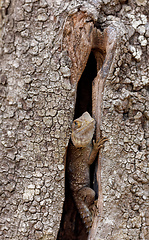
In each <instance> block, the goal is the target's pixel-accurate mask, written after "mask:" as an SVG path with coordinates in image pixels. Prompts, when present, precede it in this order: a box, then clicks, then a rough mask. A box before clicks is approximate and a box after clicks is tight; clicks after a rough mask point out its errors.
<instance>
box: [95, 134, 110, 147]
mask: <svg viewBox="0 0 149 240" xmlns="http://www.w3.org/2000/svg"><path fill="white" fill-rule="evenodd" d="M106 141H108V138H106V137H103V138H102V139H100V140H97V142H95V140H93V146H94V148H95V149H98V150H99V149H100V148H102V147H103V144H104V143H105V142H106Z"/></svg>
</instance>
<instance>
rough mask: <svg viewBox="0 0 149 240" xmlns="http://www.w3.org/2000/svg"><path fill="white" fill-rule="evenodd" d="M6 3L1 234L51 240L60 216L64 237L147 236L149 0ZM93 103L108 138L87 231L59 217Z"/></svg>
mask: <svg viewBox="0 0 149 240" xmlns="http://www.w3.org/2000/svg"><path fill="white" fill-rule="evenodd" d="M0 4H1V11H0V21H1V24H0V34H1V40H0V59H1V66H0V164H1V180H0V181H1V182H0V194H1V198H0V203H1V204H0V206H1V217H0V223H1V224H0V225H1V229H0V238H1V239H16V240H17V239H19V240H20V239H23V240H24V239H31V240H34V239H50V240H54V239H57V235H58V231H59V229H60V223H61V233H62V236H63V238H62V239H63V240H66V239H67V237H68V239H80V240H81V239H83V240H85V238H86V239H90V240H91V239H92V240H96V239H109V240H112V239H118V240H120V239H125V240H127V239H128V240H129V239H134V240H136V239H142V240H146V239H148V238H149V232H148V225H149V223H148V222H149V208H148V205H149V198H148V197H149V196H148V192H149V188H148V186H149V185H148V179H149V178H148V173H149V168H148V162H147V158H148V137H149V136H148V119H149V111H148V84H149V80H148V71H147V64H148V63H147V61H148V58H147V54H148V38H149V27H148V23H147V14H148V10H149V9H148V3H147V1H146V0H144V1H140V0H135V1H132V0H129V1H124V0H119V1H117V0H112V1H105V0H103V1H101V0H97V1H95V0H90V1H88V2H86V1H67V0H65V1H64V0H63V1H61V0H56V1H52V0H40V1H39V0H8V1H0ZM107 29H114V32H112V31H113V30H112V31H111V32H108V34H109V35H107V36H108V39H109V40H110V39H112V42H111V45H110V44H109V45H106V43H107V42H108V41H107V38H106V37H105V36H106V35H104V33H106V31H108V30H107ZM110 34H111V35H110ZM112 34H114V35H112ZM97 36H98V37H97ZM112 36H114V37H113V38H112ZM115 42H116V44H115ZM112 44H115V45H114V48H110V47H109V48H108V47H107V46H112ZM113 49H114V51H113ZM108 54H109V55H108ZM93 55H94V57H93ZM91 63H92V64H91ZM94 65H95V68H94ZM87 69H88V71H87ZM81 79H83V80H81ZM79 82H81V84H80V86H81V87H80V86H79ZM92 83H93V87H92V86H91V84H92ZM100 84H101V85H102V86H101V85H100ZM85 85H86V86H85ZM79 88H81V90H80V89H79ZM90 88H92V91H90V90H89V89H90ZM84 89H85V90H84ZM84 91H85V93H84ZM83 94H85V95H83ZM80 95H81V96H80ZM78 98H79V100H78ZM87 103H88V105H87ZM91 103H92V104H93V107H92V106H91ZM75 104H76V107H75ZM79 106H80V107H79ZM86 110H87V111H89V112H90V113H92V115H93V116H94V118H95V120H96V122H97V125H96V135H97V137H98V136H100V135H102V136H105V137H107V138H108V139H109V141H108V142H106V143H105V146H104V149H103V150H102V151H101V152H100V154H99V160H100V161H98V170H97V182H98V191H97V192H98V204H97V210H95V213H94V215H95V216H94V221H93V227H92V229H91V231H90V233H89V236H87V235H86V234H85V233H84V230H80V232H79V231H78V232H77V233H75V232H74V226H70V225H69V224H68V225H66V224H65V219H66V218H64V217H63V218H62V214H63V216H64V215H65V216H66V217H67V216H68V215H69V212H68V208H67V206H66V208H67V211H66V212H65V211H64V212H63V204H64V200H65V186H66V187H68V188H69V184H68V183H66V185H65V164H66V155H67V146H68V142H69V139H70V133H71V123H72V121H73V119H74V116H78V115H81V112H83V111H86ZM67 191H68V189H66V192H67ZM70 198H71V196H70ZM70 198H69V200H70ZM71 201H73V200H71ZM65 205H67V204H65ZM70 206H71V207H72V208H73V209H75V205H73V203H72V202H71V204H70ZM73 209H70V212H71V211H72V210H73ZM101 209H102V214H101ZM64 210H65V209H64ZM76 214H77V212H76V210H74V216H76ZM61 219H62V221H61ZM68 219H69V218H68ZM74 223H75V224H77V223H76V222H75V221H74ZM79 224H80V226H81V220H79ZM80 228H81V227H80ZM67 230H68V231H69V236H68V235H67ZM81 231H82V232H81ZM71 234H72V235H71ZM81 234H82V235H81ZM66 235H67V237H66ZM84 236H85V238H84Z"/></svg>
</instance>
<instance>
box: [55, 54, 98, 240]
mask: <svg viewBox="0 0 149 240" xmlns="http://www.w3.org/2000/svg"><path fill="white" fill-rule="evenodd" d="M96 75H97V63H96V59H95V57H94V54H93V52H91V53H90V56H89V59H88V62H87V65H86V67H85V70H84V72H83V74H82V76H81V78H80V80H79V83H78V87H77V98H76V106H75V114H74V119H76V118H78V117H80V116H81V115H82V114H83V113H84V112H85V111H88V112H89V113H90V114H91V115H92V81H93V79H94V78H95V77H96ZM66 162H67V161H66ZM95 165H96V164H93V166H92V167H91V172H90V175H91V176H90V177H91V187H94V188H95V189H94V190H95V191H96V192H98V187H97V185H96V187H95V184H93V182H95V179H94V176H95ZM65 179H66V180H65V203H64V208H63V216H62V220H61V225H60V230H59V233H58V237H57V240H70V239H71V240H86V239H87V234H86V229H85V227H84V224H83V223H82V220H81V218H80V216H79V213H78V211H77V208H76V206H75V203H74V201H73V198H72V195H71V190H70V188H69V182H68V177H67V172H66V177H65Z"/></svg>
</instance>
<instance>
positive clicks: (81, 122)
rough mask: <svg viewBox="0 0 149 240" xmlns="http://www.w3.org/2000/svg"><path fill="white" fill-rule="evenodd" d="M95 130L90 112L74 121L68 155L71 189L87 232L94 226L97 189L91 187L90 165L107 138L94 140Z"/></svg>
mask: <svg viewBox="0 0 149 240" xmlns="http://www.w3.org/2000/svg"><path fill="white" fill-rule="evenodd" d="M94 131H95V120H94V119H93V118H92V117H91V116H90V114H89V113H88V112H85V113H83V114H82V116H81V117H79V118H77V119H76V120H74V121H73V124H72V134H71V142H70V144H69V148H68V155H67V161H68V162H67V173H68V179H69V184H70V189H71V191H72V195H73V198H74V201H75V204H76V207H77V209H78V211H79V213H80V216H81V218H82V220H83V222H84V224H85V227H86V230H87V232H89V230H90V228H91V226H92V214H91V212H90V210H89V207H90V205H92V204H93V202H94V200H95V191H94V190H93V189H91V188H90V171H89V168H90V165H91V164H92V163H93V162H94V160H95V158H96V156H97V153H98V151H99V149H100V148H101V147H102V146H103V144H104V142H105V141H107V139H106V138H102V139H101V140H100V141H97V142H96V143H95V141H94V140H93V141H92V138H93V134H94Z"/></svg>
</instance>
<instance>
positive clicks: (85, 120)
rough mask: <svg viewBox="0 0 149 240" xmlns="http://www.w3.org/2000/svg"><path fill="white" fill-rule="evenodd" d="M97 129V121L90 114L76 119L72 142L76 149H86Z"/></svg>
mask: <svg viewBox="0 0 149 240" xmlns="http://www.w3.org/2000/svg"><path fill="white" fill-rule="evenodd" d="M94 129H95V120H94V119H93V118H92V117H91V116H90V114H89V113H88V112H85V113H83V114H82V116H81V117H79V118H77V119H75V120H74V121H73V123H72V134H71V140H72V142H73V144H74V146H75V147H77V148H80V147H86V146H87V145H88V144H89V143H90V142H91V140H92V138H93V134H94Z"/></svg>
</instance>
